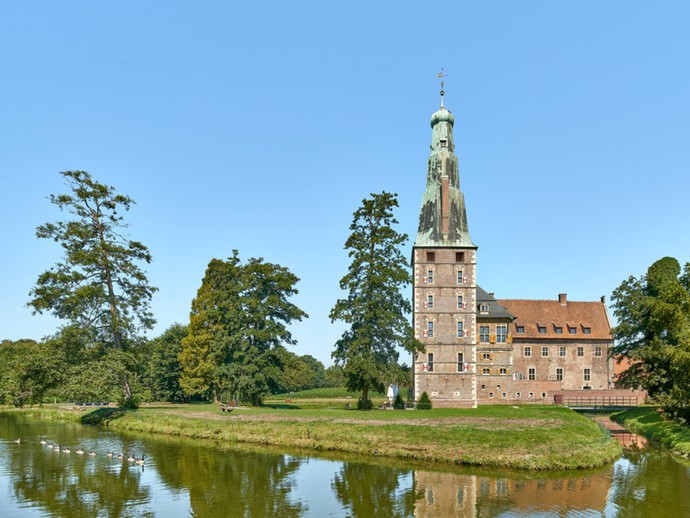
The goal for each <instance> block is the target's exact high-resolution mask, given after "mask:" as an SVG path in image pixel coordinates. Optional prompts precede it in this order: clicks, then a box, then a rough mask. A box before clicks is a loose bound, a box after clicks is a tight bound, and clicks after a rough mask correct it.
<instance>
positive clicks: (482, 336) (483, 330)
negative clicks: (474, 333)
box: [479, 326, 489, 344]
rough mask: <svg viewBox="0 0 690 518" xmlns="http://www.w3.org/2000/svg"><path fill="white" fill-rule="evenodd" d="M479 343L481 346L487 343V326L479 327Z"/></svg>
mask: <svg viewBox="0 0 690 518" xmlns="http://www.w3.org/2000/svg"><path fill="white" fill-rule="evenodd" d="M479 342H480V343H483V344H488V343H489V326H479Z"/></svg>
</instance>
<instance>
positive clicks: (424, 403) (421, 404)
mask: <svg viewBox="0 0 690 518" xmlns="http://www.w3.org/2000/svg"><path fill="white" fill-rule="evenodd" d="M417 410H431V399H429V394H427V393H426V391H424V392H422V395H421V396H420V397H419V401H417Z"/></svg>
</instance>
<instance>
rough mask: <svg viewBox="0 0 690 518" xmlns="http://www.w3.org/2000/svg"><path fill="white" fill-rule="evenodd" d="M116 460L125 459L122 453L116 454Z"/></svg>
mask: <svg viewBox="0 0 690 518" xmlns="http://www.w3.org/2000/svg"><path fill="white" fill-rule="evenodd" d="M117 458H118V459H120V460H122V459H124V458H125V456H124V455H123V454H122V453H118V454H117Z"/></svg>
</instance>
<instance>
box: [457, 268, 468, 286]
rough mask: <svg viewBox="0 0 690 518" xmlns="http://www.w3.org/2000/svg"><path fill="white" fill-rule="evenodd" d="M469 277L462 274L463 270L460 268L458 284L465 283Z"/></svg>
mask: <svg viewBox="0 0 690 518" xmlns="http://www.w3.org/2000/svg"><path fill="white" fill-rule="evenodd" d="M465 282H467V277H463V276H462V270H458V284H465Z"/></svg>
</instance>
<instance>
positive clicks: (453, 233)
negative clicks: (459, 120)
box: [415, 93, 476, 248]
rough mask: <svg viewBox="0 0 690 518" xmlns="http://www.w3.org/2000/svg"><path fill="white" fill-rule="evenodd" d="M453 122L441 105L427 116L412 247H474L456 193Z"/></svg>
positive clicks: (457, 176) (459, 195) (461, 197)
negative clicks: (427, 143) (427, 141)
mask: <svg viewBox="0 0 690 518" xmlns="http://www.w3.org/2000/svg"><path fill="white" fill-rule="evenodd" d="M441 95H442V97H441V99H443V93H442V94H441ZM454 123H455V117H454V116H453V114H452V113H451V112H450V110H447V109H446V108H445V107H444V106H443V104H441V108H440V109H439V110H438V111H436V112H435V113H434V114H433V115H432V116H431V154H430V155H429V162H428V164H427V173H426V190H425V191H424V195H423V196H422V207H421V210H420V212H419V227H418V230H417V239H416V240H415V246H424V247H448V246H452V247H471V248H476V246H475V245H474V243H472V239H471V238H470V232H469V229H468V227H467V213H466V210H465V197H464V195H463V194H462V191H461V190H460V174H459V172H458V158H457V157H456V156H455V144H454V142H453V124H454Z"/></svg>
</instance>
